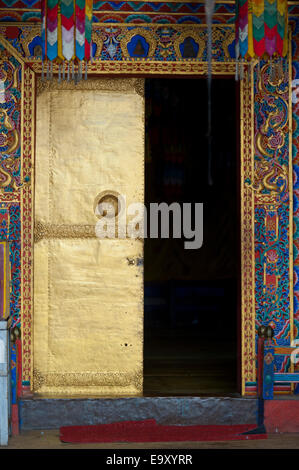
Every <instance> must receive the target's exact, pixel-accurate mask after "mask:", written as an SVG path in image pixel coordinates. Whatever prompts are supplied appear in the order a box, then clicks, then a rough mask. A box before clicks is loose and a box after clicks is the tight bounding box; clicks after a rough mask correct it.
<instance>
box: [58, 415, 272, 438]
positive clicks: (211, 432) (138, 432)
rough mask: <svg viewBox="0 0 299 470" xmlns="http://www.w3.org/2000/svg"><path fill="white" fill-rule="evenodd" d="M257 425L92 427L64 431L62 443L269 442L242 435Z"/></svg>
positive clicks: (142, 423) (121, 424)
mask: <svg viewBox="0 0 299 470" xmlns="http://www.w3.org/2000/svg"><path fill="white" fill-rule="evenodd" d="M256 427H257V426H256V424H240V425H233V426H225V425H217V426H215V425H214V426H208V425H200V426H164V425H159V424H157V423H156V421H155V420H154V419H149V420H144V421H122V422H119V423H111V424H97V425H92V426H64V427H61V428H60V440H61V441H62V442H83V443H84V442H86V443H87V442H179V441H181V442H182V441H184V442H186V441H230V440H239V439H244V440H245V439H267V434H248V435H244V434H242V433H245V432H248V431H252V430H253V429H255V428H256Z"/></svg>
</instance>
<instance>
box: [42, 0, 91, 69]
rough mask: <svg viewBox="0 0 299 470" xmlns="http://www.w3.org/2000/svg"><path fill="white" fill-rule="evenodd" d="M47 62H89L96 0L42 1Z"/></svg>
mask: <svg viewBox="0 0 299 470" xmlns="http://www.w3.org/2000/svg"><path fill="white" fill-rule="evenodd" d="M41 11H42V34H41V37H42V43H43V60H50V61H58V62H61V61H68V62H70V61H75V60H77V61H82V60H85V61H86V60H89V59H90V58H91V56H92V53H91V30H92V0H42V10H41Z"/></svg>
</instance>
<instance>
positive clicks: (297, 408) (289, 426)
mask: <svg viewBox="0 0 299 470" xmlns="http://www.w3.org/2000/svg"><path fill="white" fill-rule="evenodd" d="M265 426H266V429H267V432H268V433H275V432H299V402H298V401H296V400H265Z"/></svg>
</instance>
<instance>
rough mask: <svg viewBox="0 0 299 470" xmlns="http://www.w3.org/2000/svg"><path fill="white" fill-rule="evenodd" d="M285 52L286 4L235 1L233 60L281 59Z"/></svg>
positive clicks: (280, 0)
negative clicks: (234, 51)
mask: <svg viewBox="0 0 299 470" xmlns="http://www.w3.org/2000/svg"><path fill="white" fill-rule="evenodd" d="M287 48H288V2H287V0H236V58H237V59H240V58H241V59H250V58H256V59H261V58H262V57H263V56H266V57H269V58H270V59H272V58H273V57H275V56H276V57H277V56H280V57H284V56H285V55H286V54H287Z"/></svg>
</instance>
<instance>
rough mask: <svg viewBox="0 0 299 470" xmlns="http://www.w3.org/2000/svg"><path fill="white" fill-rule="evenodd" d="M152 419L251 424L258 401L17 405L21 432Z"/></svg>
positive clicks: (169, 399)
mask: <svg viewBox="0 0 299 470" xmlns="http://www.w3.org/2000/svg"><path fill="white" fill-rule="evenodd" d="M149 418H154V419H156V421H157V422H158V423H159V424H169V425H171V424H185V425H192V424H209V425H213V424H226V425H230V424H254V423H256V422H257V400H256V399H254V398H242V397H238V398H232V397H129V398H97V399H95V398H89V399H83V398H74V399H73V398H72V399H69V398H68V399H66V398H63V399H60V398H59V399H52V398H32V399H23V400H22V401H21V402H20V424H21V430H24V431H25V430H30V429H58V428H59V427H60V426H75V425H90V424H104V423H112V422H117V421H128V420H134V421H135V420H144V419H149Z"/></svg>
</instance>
